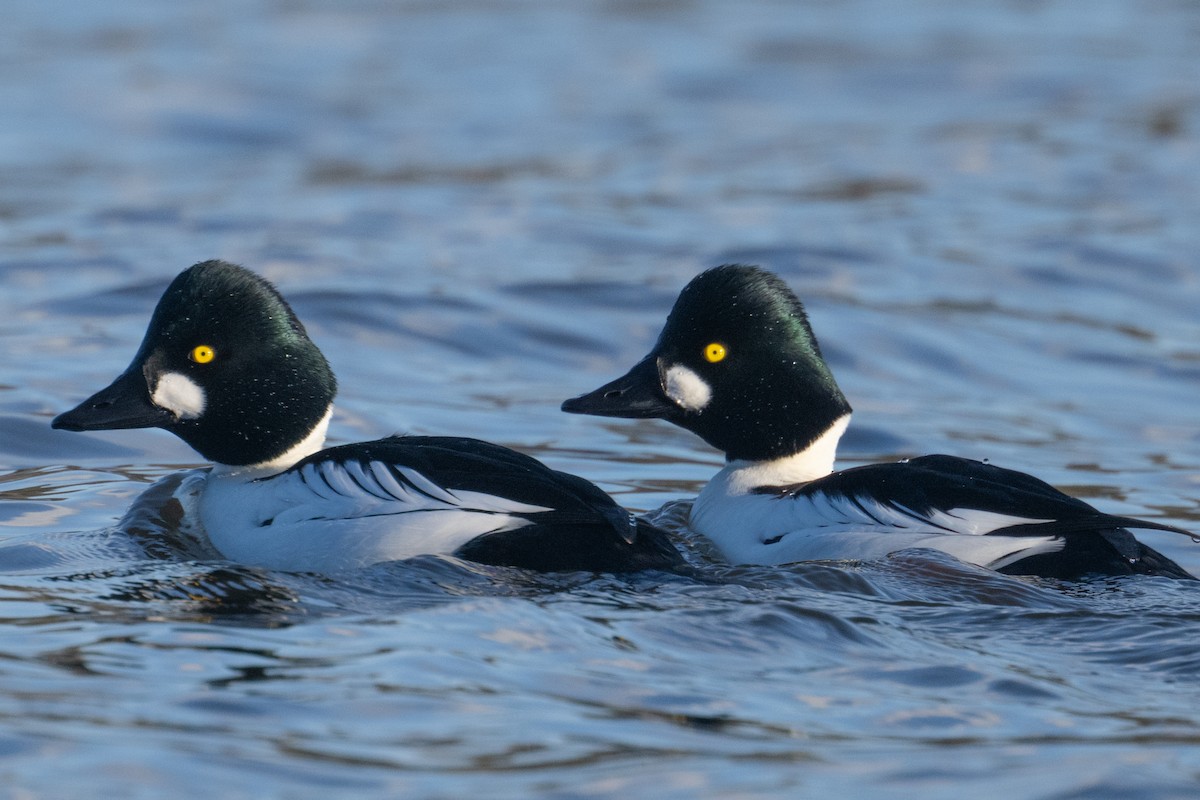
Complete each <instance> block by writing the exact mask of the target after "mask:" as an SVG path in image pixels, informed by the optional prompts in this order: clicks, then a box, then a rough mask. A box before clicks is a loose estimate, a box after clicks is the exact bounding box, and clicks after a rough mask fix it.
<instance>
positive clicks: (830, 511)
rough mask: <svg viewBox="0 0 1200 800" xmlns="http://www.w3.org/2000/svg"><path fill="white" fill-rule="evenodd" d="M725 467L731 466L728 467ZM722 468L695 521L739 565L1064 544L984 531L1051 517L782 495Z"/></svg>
mask: <svg viewBox="0 0 1200 800" xmlns="http://www.w3.org/2000/svg"><path fill="white" fill-rule="evenodd" d="M727 469H728V468H727ZM730 481H731V475H730V474H727V473H726V471H725V470H723V471H722V472H721V473H718V474H717V476H716V477H715V478H713V480H712V481H710V482H709V484H708V485H707V486H705V487H704V490H703V491H702V492H701V493H700V496H699V497H697V498H696V502H695V503H694V504H693V505H692V511H691V519H690V524H691V527H692V528H693V529H694V530H696V531H697V532H699V533H701V534H703V535H705V536H707V537H708V538H709V539H711V540H712V542H713V543H714V544H715V545H716V546H717V549H719V550H720V551H721V554H722V555H723V556H724V557H725V558H726V559H728V560H729V561H730V562H731V563H735V564H786V563H790V562H793V561H810V560H818V559H872V558H882V557H884V556H886V555H888V554H889V553H893V552H895V551H897V550H904V549H908V548H913V547H929V548H933V549H935V550H941V551H943V552H946V553H950V554H951V555H953V556H955V557H956V558H959V559H961V560H963V561H967V562H970V563H972V564H979V565H980V566H984V567H990V568H992V569H996V568H999V567H1003V566H1005V565H1007V564H1009V563H1012V562H1013V561H1016V560H1018V559H1019V558H1023V557H1025V556H1030V555H1034V554H1037V553H1051V552H1056V551H1058V550H1061V549H1062V547H1063V545H1064V542H1063V541H1062V539H1061V538H1059V537H1056V536H984V535H983V534H986V533H989V532H990V531H994V530H998V529H999V528H1004V527H1007V526H1009V525H1025V524H1036V523H1040V522H1048V521H1049V520H1043V519H1031V518H1028V517H1016V516H1008V515H1005V514H998V513H995V512H988V511H976V510H973V509H950V510H947V511H941V510H938V511H933V512H930V513H928V514H923V515H922V514H917V513H916V512H913V511H912V510H911V509H905V508H903V507H902V506H901V507H893V506H889V505H884V504H880V503H877V502H875V501H874V500H870V499H863V498H859V503H861V506H862V507H860V506H859V504H856V503H855V502H854V501H852V500H850V499H849V498H846V497H843V496H837V495H827V494H825V493H816V494H812V495H797V496H794V497H791V496H777V495H767V494H751V493H748V492H747V491H743V490H740V488H736V489H735V488H731V485H730Z"/></svg>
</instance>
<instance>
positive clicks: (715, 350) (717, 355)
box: [704, 342, 726, 364]
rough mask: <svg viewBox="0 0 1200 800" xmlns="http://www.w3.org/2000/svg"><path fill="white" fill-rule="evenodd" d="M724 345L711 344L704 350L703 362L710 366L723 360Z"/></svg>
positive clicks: (724, 353)
mask: <svg viewBox="0 0 1200 800" xmlns="http://www.w3.org/2000/svg"><path fill="white" fill-rule="evenodd" d="M725 355H726V352H725V345H723V344H718V343H717V342H713V343H712V344H710V345H709V346H708V347H706V348H704V360H705V361H707V362H708V363H710V364H715V363H717V362H718V361H723V360H724V359H725Z"/></svg>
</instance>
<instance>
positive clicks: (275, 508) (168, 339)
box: [51, 260, 682, 573]
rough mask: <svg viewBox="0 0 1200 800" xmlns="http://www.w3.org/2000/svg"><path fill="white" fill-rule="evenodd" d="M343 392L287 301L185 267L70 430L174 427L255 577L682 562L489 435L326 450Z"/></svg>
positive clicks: (578, 486) (572, 483) (658, 535)
mask: <svg viewBox="0 0 1200 800" xmlns="http://www.w3.org/2000/svg"><path fill="white" fill-rule="evenodd" d="M336 393H337V380H336V378H335V377H334V373H333V371H332V369H331V368H330V366H329V363H328V362H327V361H326V359H325V356H324V355H323V354H322V353H321V351H320V350H319V349H318V348H317V346H316V344H314V342H313V341H312V339H311V338H310V337H309V335H308V333H307V331H306V330H305V328H304V325H303V324H302V323H301V322H300V320H299V319H298V318H297V316H296V314H295V313H294V312H293V310H292V308H291V306H289V305H288V303H287V301H286V300H285V299H284V298H283V296H282V295H281V294H280V293H279V291H278V290H277V289H276V288H275V287H274V286H273V285H272V284H271V283H270V282H268V281H267V280H265V279H264V278H262V277H260V276H259V275H257V274H255V273H253V272H251V271H250V270H248V269H246V268H244V267H241V266H239V265H236V264H232V263H229V262H226V261H220V260H211V261H203V262H200V263H198V264H195V265H193V266H191V267H189V268H188V269H185V270H184V271H183V272H181V273H179V275H178V276H177V277H175V279H174V280H173V281H171V283H170V285H169V286H168V287H167V289H166V291H165V292H164V293H163V295H162V298H161V299H160V300H159V302H158V304H157V306H156V307H155V309H154V311H153V314H152V315H151V317H150V322H149V326H148V328H147V330H146V333H145V336H144V338H143V340H142V342H141V346H140V347H139V348H138V350H137V352H136V354H135V355H134V357H133V361H132V362H131V363H130V365H129V367H128V368H127V369H126V370H125V371H124V372H122V373H121V374H120V375H119V376H118V377H117V378H116V379H115V380H114V381H113V382H112V383H111V384H110V385H109V386H107V387H106V388H104V389H101V390H100V391H98V392H96V393H95V394H93V395H92V396H91V397H89V398H87V399H86V400H84V401H83V402H82V403H80V404H79V405H78V406H77V407H75V408H73V409H71V410H70V411H67V412H65V413H62V414H60V415H58V416H57V417H55V418H54V420H53V421H52V423H51V425H52V427H54V428H57V429H62V430H68V431H101V430H118V429H132V428H161V429H163V430H166V431H169V432H170V433H173V434H174V435H176V436H178V437H179V438H180V439H182V440H183V441H184V442H186V443H187V444H188V445H189V446H191V448H192V449H194V450H195V451H196V452H197V453H199V454H200V455H201V456H202V457H203V458H204V459H205V460H207V461H209V462H212V467H211V468H210V469H209V470H208V472H207V473H206V474H204V477H203V481H202V484H201V485H200V486H199V487H198V489H197V490H196V491H197V492H198V498H197V500H196V502H195V509H196V511H195V513H196V514H197V515H198V518H199V524H200V527H201V528H202V529H203V531H204V533H205V534H206V535H207V537H208V539H209V540H210V542H211V544H212V546H213V547H214V548H215V549H216V550H217V551H218V552H219V553H220V554H221V555H222V556H223V557H225V558H226V559H228V560H230V561H233V562H237V563H240V564H245V565H252V566H258V567H263V568H267V569H277V570H283V571H295V572H319V573H326V572H336V571H340V570H345V569H355V568H362V567H367V566H370V565H372V564H377V563H381V562H388V561H400V560H405V559H409V558H413V557H415V556H420V555H446V556H453V557H457V558H461V559H465V560H468V561H473V562H478V563H482V564H488V565H494V566H504V567H518V568H523V569H528V570H536V571H540V572H558V571H592V572H612V573H621V572H633V571H639V570H645V569H663V570H667V569H671V568H673V567H675V566H677V565H679V564H680V563H681V562H682V558H681V556H680V554H679V551H678V550H677V549H676V548H675V546H674V545H673V544H672V542H671V540H670V538H669V536H668V535H667V534H666V533H665V532H664V531H662V530H661V529H659V528H657V527H655V526H653V525H651V524H650V523H648V522H646V521H645V520H642V519H639V518H637V517H636V516H634V515H633V514H630V513H629V512H628V511H626V510H625V509H624V508H622V507H621V506H619V505H618V504H617V503H616V502H615V501H614V500H613V499H612V498H611V497H609V495H607V494H606V493H605V492H603V491H602V490H601V489H599V488H598V487H596V486H595V485H594V484H592V483H590V482H589V481H587V480H585V479H583V478H580V477H578V476H575V475H571V474H568V473H564V472H559V471H556V470H553V469H551V468H549V467H547V466H546V465H545V464H543V463H541V462H540V461H538V460H537V459H534V458H532V457H530V456H528V455H525V454H523V453H519V452H517V451H515V450H512V449H509V448H507V447H503V446H500V445H497V444H492V443H489V442H485V441H480V440H478V439H471V438H462V437H450V436H389V437H386V438H382V439H378V440H376V441H370V442H358V443H352V444H342V445H338V446H335V447H329V448H325V449H322V448H323V446H324V442H325V437H326V432H327V430H328V427H329V423H330V419H331V417H332V414H333V401H334V397H335V395H336Z"/></svg>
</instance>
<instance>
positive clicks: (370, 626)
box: [0, 0, 1200, 798]
mask: <svg viewBox="0 0 1200 800" xmlns="http://www.w3.org/2000/svg"><path fill="white" fill-rule="evenodd" d="M4 16H5V22H4V25H3V30H2V31H0V120H3V124H2V125H0V286H2V288H3V291H2V292H0V348H2V352H3V356H2V357H0V358H2V360H0V365H2V367H3V371H2V372H0V470H2V474H0V796H4V797H14V798H18V797H19V798H27V797H39V798H40V797H65V796H79V795H83V794H85V793H86V794H89V795H93V796H124V797H130V798H137V797H157V796H163V795H164V794H166V793H168V792H169V793H171V794H172V796H201V795H203V796H220V797H229V798H239V797H246V798H250V797H253V798H261V797H305V796H322V797H326V796H329V795H331V794H346V795H350V794H353V795H354V796H362V797H366V796H411V797H430V798H440V797H444V798H455V797H463V796H467V795H469V794H474V795H478V796H484V797H512V798H522V797H532V796H545V797H629V796H654V797H660V798H670V797H679V798H694V797H769V796H812V797H834V796H845V797H911V796H913V795H914V794H917V793H920V794H922V795H923V796H926V797H947V798H949V797H954V798H957V797H962V796H971V797H979V798H986V797H1004V798H1014V797H1046V798H1051V797H1052V798H1075V797H1121V798H1169V797H1193V796H1195V792H1196V790H1197V788H1196V787H1197V783H1198V781H1200V749H1198V748H1197V744H1198V743H1200V703H1198V701H1200V652H1198V650H1197V644H1196V643H1197V641H1200V593H1198V591H1200V590H1198V589H1197V587H1196V586H1193V585H1189V584H1183V583H1179V582H1174V581H1169V580H1162V579H1142V580H1132V579H1131V580H1108V581H1095V582H1090V583H1085V584H1075V585H1071V584H1057V583H1054V582H1038V581H1034V580H1023V579H1016V578H1007V577H1003V576H998V575H992V574H989V573H986V572H984V571H982V570H977V569H974V568H971V567H967V566H964V565H961V564H958V563H956V562H954V561H953V560H951V559H949V558H944V557H939V556H937V555H931V554H928V553H919V552H917V553H901V554H898V555H896V556H893V557H892V558H889V559H886V560H884V561H879V562H869V563H849V564H801V565H796V566H792V567H785V568H728V567H722V566H721V565H719V564H717V563H715V562H714V561H713V560H712V559H711V558H710V557H709V555H708V554H707V552H706V551H705V548H704V545H703V543H702V542H699V541H696V539H695V537H692V536H690V535H689V534H688V533H687V531H686V530H685V529H684V528H683V526H682V524H681V520H682V519H685V512H686V501H687V500H688V499H689V498H691V497H693V496H694V495H695V493H696V491H698V489H699V487H700V486H701V485H702V484H703V482H704V481H705V480H706V479H707V478H708V477H709V476H710V475H711V474H712V473H713V472H714V471H715V470H716V468H717V466H718V464H719V457H718V456H717V454H715V453H714V452H712V451H711V450H709V449H708V448H707V447H706V446H705V445H704V444H703V443H701V442H700V441H699V440H697V439H695V438H694V437H692V436H691V435H689V434H687V433H685V432H683V431H681V430H677V429H675V428H672V427H670V426H668V425H666V424H663V423H658V422H653V421H648V422H632V421H623V420H600V419H588V418H579V417H570V416H567V415H564V414H561V413H559V411H558V404H559V403H560V402H561V400H563V399H564V398H566V397H568V396H571V395H574V394H578V393H579V392H582V391H584V390H587V389H591V388H593V387H594V386H596V385H598V384H599V383H600V382H601V381H603V380H606V379H608V378H610V377H614V376H615V375H617V374H619V372H621V371H623V370H624V368H625V367H627V366H629V365H630V364H631V363H632V362H633V360H634V359H636V358H638V357H640V356H641V355H642V354H644V353H645V352H646V351H647V350H648V349H649V347H650V345H651V344H652V342H653V340H654V337H655V336H656V335H657V332H658V329H659V326H660V325H661V322H662V320H663V318H664V315H665V314H666V312H667V310H668V309H669V307H670V304H671V302H672V301H673V299H674V296H675V294H676V292H677V291H678V290H679V289H680V288H681V287H682V286H683V285H684V283H686V282H687V280H688V279H689V278H690V277H692V276H693V275H694V274H695V273H696V272H698V271H700V270H701V269H703V268H704V267H707V266H712V265H715V264H718V263H723V262H729V261H745V262H752V263H758V264H762V265H764V266H767V267H770V268H772V269H774V270H777V271H778V272H780V273H781V274H782V275H784V276H785V278H786V279H787V280H788V282H789V283H790V284H791V285H792V286H793V287H794V288H795V289H796V290H797V292H798V293H799V294H800V295H801V297H803V298H804V299H805V300H806V302H807V304H808V306H809V309H810V311H811V314H812V317H813V322H814V326H815V328H816V331H817V333H818V336H819V337H820V338H821V342H822V345H823V348H824V350H825V352H826V355H827V356H829V358H830V361H831V363H832V366H833V368H834V371H835V373H836V374H837V376H838V379H839V381H840V382H841V384H842V386H843V388H844V389H845V391H846V393H847V395H848V396H849V398H850V400H851V402H852V403H853V405H854V406H855V409H856V415H855V422H854V425H853V426H852V429H851V432H850V433H849V434H848V435H847V437H846V438H845V440H844V445H843V451H842V459H841V464H842V465H853V464H857V463H864V462H869V461H875V460H882V459H888V458H895V457H903V456H907V455H917V454H921V453H925V452H949V453H954V454H957V455H962V456H969V457H973V458H981V459H983V458H986V459H989V460H990V461H991V462H992V463H997V464H1001V465H1004V466H1010V467H1016V468H1020V469H1024V470H1027V471H1030V472H1033V473H1034V474H1037V475H1038V476H1039V477H1042V478H1044V479H1046V480H1049V481H1050V482H1052V483H1054V484H1056V485H1058V486H1060V487H1062V488H1064V489H1065V490H1067V491H1069V492H1071V493H1074V494H1076V495H1079V496H1082V497H1085V498H1088V499H1089V500H1090V501H1092V502H1094V503H1096V504H1097V505H1099V506H1101V507H1102V508H1104V509H1105V510H1108V511H1114V512H1119V513H1125V514H1133V515H1142V516H1148V517H1154V518H1158V519H1163V520H1165V521H1167V522H1171V523H1174V524H1179V525H1184V526H1186V527H1190V528H1192V529H1194V530H1197V529H1200V508H1198V506H1197V502H1196V500H1197V497H1200V485H1198V480H1200V478H1198V476H1200V442H1198V440H1197V436H1196V431H1197V422H1198V419H1197V417H1198V415H1197V412H1196V408H1195V402H1194V398H1195V397H1196V394H1197V387H1198V386H1200V344H1198V342H1200V319H1198V318H1197V315H1196V313H1195V309H1196V308H1197V305H1198V303H1200V268H1198V267H1197V255H1196V253H1197V250H1198V246H1200V228H1198V226H1197V224H1196V221H1197V219H1200V193H1198V192H1197V191H1196V186H1197V185H1198V183H1200V138H1198V133H1197V131H1198V126H1200V89H1198V88H1197V87H1200V5H1197V4H1196V3H1193V2H1185V0H1144V1H1143V2H1134V1H1133V0H1100V1H1099V2H1094V3H1088V4H1081V3H1070V2H1049V1H1047V2H1040V1H1039V0H1011V1H1010V2H968V3H962V2H950V0H919V1H917V2H909V3H904V4H895V3H889V2H885V0H822V1H820V2H816V1H814V2H793V1H792V0H787V1H786V2H785V1H783V0H780V1H779V2H772V1H771V0H746V1H745V2H739V3H721V2H717V1H716V0H709V1H707V2H706V1H705V0H590V1H588V2H579V3H555V2H539V1H537V0H528V1H523V0H512V1H511V2H490V3H478V2H474V3H445V4H443V3H431V2H381V1H380V0H342V1H341V2H336V3H335V2H323V1H318V0H252V1H251V2H234V1H233V0H213V1H212V2H208V3H205V4H167V3H155V2H149V1H148V0H131V1H130V2H122V3H112V4H100V3H81V4H74V5H72V6H71V7H70V9H69V11H66V10H64V9H63V8H60V7H57V6H54V5H47V4H43V3H34V2H28V0H13V1H12V2H9V3H8V4H6V6H5V15H4ZM214 257H219V258H225V259H228V260H232V261H236V262H239V263H242V264H244V265H246V266H248V267H250V268H252V269H255V270H257V271H259V272H261V273H263V274H265V275H266V276H268V277H269V278H271V279H272V280H274V281H275V282H276V283H277V284H278V285H279V287H280V288H281V290H282V291H283V292H284V294H285V295H286V296H287V297H288V298H289V299H290V300H291V301H292V302H293V305H294V307H295V308H296V310H297V312H298V313H299V315H300V316H301V318H302V319H303V320H304V321H305V323H306V325H307V326H308V328H309V330H310V333H312V335H313V337H314V339H315V340H316V341H317V343H318V344H319V345H320V346H321V347H322V348H323V349H324V351H325V352H326V354H327V356H328V357H329V358H330V361H331V362H332V363H333V365H334V368H335V369H336V370H337V372H338V375H339V378H340V381H341V386H342V393H341V396H340V399H339V404H338V408H337V413H336V415H335V417H334V420H333V425H332V428H331V441H332V442H344V441H353V440H357V439H364V438H369V437H375V436H381V435H386V434H389V433H392V432H396V431H404V432H411V433H432V434H459V435H467V436H477V437H481V438H486V439H490V440H493V441H497V442H501V443H503V444H506V445H510V446H513V447H517V448H519V449H521V450H524V451H526V452H529V453H532V454H535V455H537V456H539V457H541V458H543V459H544V460H545V461H547V462H548V463H550V464H551V465H552V466H554V467H556V468H559V469H566V470H569V471H572V472H576V473H578V474H582V475H584V476H586V477H589V478H591V479H593V480H595V481H597V482H599V483H600V484H601V485H602V486H603V487H604V488H606V489H607V490H609V491H611V492H613V493H614V494H616V495H618V497H619V499H620V500H621V502H623V503H624V504H625V505H627V506H629V507H630V508H633V509H635V510H637V511H641V512H650V513H652V514H653V515H654V516H655V518H657V519H659V520H660V521H661V522H662V524H664V525H666V526H668V527H670V528H672V529H673V530H675V531H676V532H677V533H678V535H679V537H680V541H681V543H682V544H683V545H685V546H686V547H687V548H688V551H689V554H690V555H689V557H690V558H691V559H692V561H693V562H694V563H695V564H696V565H697V566H698V567H699V569H700V577H698V578H682V577H674V576H666V575H657V574H648V575H640V576H632V577H621V578H614V577H612V576H589V575H560V576H535V575H528V574H523V573H519V572H516V571H511V570H497V569H485V568H480V567H476V566H472V565H469V564H464V563H461V562H457V561H455V560H453V559H438V558H422V559H417V560H416V561H414V562H411V563H405V564H396V565H385V566H381V567H376V568H374V569H371V570H366V571H364V572H362V573H361V574H355V575H352V576H341V577H338V578H337V579H334V578H325V577H320V576H305V575H290V574H283V573H271V572H265V571H261V570H254V569H249V568H245V567H239V566H237V565H230V564H224V563H221V562H219V561H214V560H212V559H211V558H205V557H203V553H197V554H196V558H194V559H188V558H184V557H181V556H180V554H179V550H178V549H175V550H171V549H170V548H164V547H163V546H162V543H161V542H160V541H158V539H159V538H161V537H162V536H164V535H168V534H169V533H170V532H171V530H172V529H173V525H174V521H172V520H170V519H164V518H160V517H156V516H155V515H154V514H148V513H142V514H141V515H140V516H139V515H137V514H135V515H133V516H132V517H130V518H126V519H125V520H124V521H123V522H119V520H121V518H122V516H123V515H124V514H125V513H126V511H127V509H129V508H130V506H131V504H133V502H134V500H135V498H137V497H138V496H139V495H141V494H142V493H143V492H144V491H146V490H147V488H148V487H150V486H151V485H152V484H153V483H154V482H155V481H157V480H159V479H163V478H165V479H167V480H168V483H169V481H170V480H172V479H174V478H173V476H177V475H178V474H179V473H180V471H181V470H183V469H186V468H188V467H191V466H195V465H196V464H197V463H198V457H197V456H196V455H195V454H194V453H192V452H191V451H190V450H189V449H188V448H186V446H184V445H182V444H181V443H180V442H178V441H176V440H174V439H173V438H171V437H170V436H169V435H166V434H163V433H161V432H147V431H124V432H116V433H112V434H96V435H79V434H67V433H61V432H52V431H51V430H50V429H49V420H50V418H51V417H52V416H53V415H54V414H55V413H57V412H59V411H62V410H65V409H67V408H69V407H71V406H73V405H74V404H75V403H76V402H78V401H79V400H80V399H82V398H83V397H84V396H86V395H87V394H89V393H91V392H92V391H94V390H96V389H98V388H100V387H101V386H103V385H106V384H107V382H108V381H109V380H111V378H113V377H114V376H115V375H116V374H117V373H118V372H119V371H120V370H121V369H123V368H124V367H125V365H126V364H127V363H128V361H129V359H130V358H131V357H132V355H133V352H134V350H135V349H136V347H137V344H138V342H139V341H140V337H141V335H142V332H143V330H144V326H145V324H146V322H147V320H148V317H149V313H150V310H151V309H152V307H153V305H154V303H155V302H156V300H157V298H158V296H159V294H160V292H161V290H162V289H163V288H164V287H165V285H166V283H167V282H168V281H169V280H170V278H171V277H173V276H174V275H175V274H176V273H177V272H178V271H179V270H181V269H183V268H184V267H186V266H188V265H190V264H192V263H194V262H196V261H199V260H203V259H207V258H214ZM160 490H161V489H159V488H156V489H154V490H152V491H160ZM681 501H682V502H681ZM149 507H153V506H152V505H151V506H149ZM1139 535H1141V536H1143V538H1144V539H1145V540H1146V541H1147V542H1149V543H1150V544H1152V546H1154V547H1156V548H1158V549H1160V550H1162V551H1163V552H1165V553H1167V554H1168V555H1170V556H1171V557H1172V558H1175V559H1176V560H1178V561H1179V562H1180V563H1181V564H1183V565H1184V566H1185V567H1187V568H1189V569H1190V570H1191V571H1193V572H1200V545H1195V544H1193V543H1192V542H1189V541H1188V540H1187V539H1186V538H1183V537H1172V536H1171V535H1169V534H1154V533H1147V534H1139Z"/></svg>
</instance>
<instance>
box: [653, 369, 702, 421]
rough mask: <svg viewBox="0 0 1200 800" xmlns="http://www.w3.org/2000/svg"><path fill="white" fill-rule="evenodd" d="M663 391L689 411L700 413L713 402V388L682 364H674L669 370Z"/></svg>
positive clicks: (665, 376) (665, 377) (664, 377)
mask: <svg viewBox="0 0 1200 800" xmlns="http://www.w3.org/2000/svg"><path fill="white" fill-rule="evenodd" d="M663 390H664V391H665V392H666V393H667V397H669V398H671V400H673V401H674V402H675V404H676V405H677V406H679V407H680V408H683V409H686V410H687V411H700V410H701V409H702V408H704V407H705V406H706V405H708V401H709V400H712V387H711V386H709V385H708V384H707V383H706V382H705V381H704V379H703V378H701V377H700V376H699V375H697V374H696V373H695V372H692V371H691V370H690V369H688V368H687V367H685V366H683V365H681V364H674V365H672V366H671V367H670V368H669V369H668V370H667V372H666V374H665V375H664V376H663Z"/></svg>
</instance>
